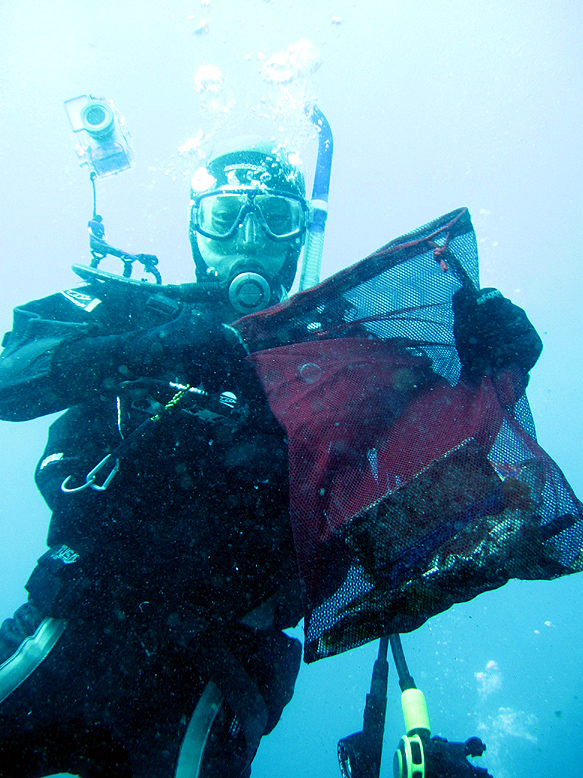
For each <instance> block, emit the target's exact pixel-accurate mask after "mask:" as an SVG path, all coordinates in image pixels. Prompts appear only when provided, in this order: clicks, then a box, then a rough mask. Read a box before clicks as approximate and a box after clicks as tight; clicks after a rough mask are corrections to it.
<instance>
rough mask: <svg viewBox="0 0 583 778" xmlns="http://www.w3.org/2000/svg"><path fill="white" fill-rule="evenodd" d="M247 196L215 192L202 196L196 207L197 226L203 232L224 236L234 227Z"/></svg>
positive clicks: (214, 235)
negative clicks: (214, 193)
mask: <svg viewBox="0 0 583 778" xmlns="http://www.w3.org/2000/svg"><path fill="white" fill-rule="evenodd" d="M246 201H247V198H246V197H244V196H243V195H239V194H216V195H209V196H208V197H203V198H202V199H201V200H200V203H199V207H198V219H197V226H198V227H200V228H202V230H203V231H204V233H206V234H208V235H211V236H213V237H217V238H224V237H225V236H227V235H229V234H230V233H231V232H232V230H233V229H234V228H235V227H236V225H237V223H238V221H239V216H240V214H241V211H242V209H243V207H244V206H245V203H246Z"/></svg>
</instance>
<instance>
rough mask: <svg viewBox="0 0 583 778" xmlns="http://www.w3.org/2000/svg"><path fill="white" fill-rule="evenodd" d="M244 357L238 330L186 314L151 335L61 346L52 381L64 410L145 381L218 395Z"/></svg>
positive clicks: (53, 362) (191, 312)
mask: <svg viewBox="0 0 583 778" xmlns="http://www.w3.org/2000/svg"><path fill="white" fill-rule="evenodd" d="M246 356H247V349H246V348H245V345H244V344H243V341H242V340H241V338H240V336H239V334H238V332H237V331H236V330H234V329H233V328H231V327H229V326H228V325H226V324H221V322H219V321H218V320H216V319H213V318H211V317H210V316H208V315H207V314H204V313H200V312H198V311H194V310H192V309H186V310H183V311H182V313H181V314H180V315H179V316H178V317H177V318H176V319H172V320H171V321H169V322H166V323H165V324H162V325H160V326H158V327H153V328H152V329H149V330H137V331H134V332H130V333H120V334H117V335H102V336H98V337H94V338H77V339H71V340H65V341H63V342H62V343H61V344H60V345H59V346H58V348H57V349H56V350H55V352H54V354H53V356H52V359H51V365H50V372H49V378H50V383H51V387H52V391H53V393H54V395H55V397H58V398H59V401H60V405H61V407H67V406H70V405H76V404H77V403H79V402H83V401H85V400H87V399H90V398H91V397H95V398H97V397H99V396H101V394H102V393H104V392H105V393H106V394H110V393H111V392H112V391H113V392H116V391H118V388H119V385H120V383H121V382H123V381H127V380H133V379H136V378H142V377H145V378H169V377H170V376H172V377H175V378H179V379H181V380H183V381H187V382H188V383H190V384H194V385H198V384H199V383H200V382H201V381H203V383H204V385H205V389H207V391H211V392H214V391H218V390H219V389H221V388H222V387H223V386H224V385H227V384H228V383H232V381H233V378H234V377H236V376H237V375H238V374H239V372H241V371H242V365H243V364H244V359H245V357H246ZM242 372H245V371H244V370H243V371H242Z"/></svg>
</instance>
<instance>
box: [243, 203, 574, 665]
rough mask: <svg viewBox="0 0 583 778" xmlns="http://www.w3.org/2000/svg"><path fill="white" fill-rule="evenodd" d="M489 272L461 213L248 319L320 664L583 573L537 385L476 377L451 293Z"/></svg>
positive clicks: (311, 651)
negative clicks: (459, 607) (538, 435)
mask: <svg viewBox="0 0 583 778" xmlns="http://www.w3.org/2000/svg"><path fill="white" fill-rule="evenodd" d="M477 280H478V279H477V252H476V248H475V238H474V234H473V229H472V227H471V222H470V219H469V215H468V214H467V211H465V210H461V211H457V212H454V213H453V214H448V215H447V216H445V217H442V218H441V219H439V220H437V221H436V222H433V223H432V224H430V225H427V226H426V227H423V228H421V229H420V230H418V231H416V232H415V233H412V234H411V235H408V236H405V237H404V238H401V239H399V240H397V241H393V242H392V243H390V244H388V246H386V247H384V248H383V249H381V250H379V251H378V252H376V253H375V254H373V255H372V256H371V257H369V258H368V259H366V260H363V261H362V262H361V263H359V264H357V265H355V266H353V267H352V268H349V269H348V270H345V271H342V272H341V273H339V274H337V275H336V276H334V277H333V278H331V279H329V280H328V281H326V282H324V283H322V284H320V285H319V286H318V287H316V288H315V289H312V290H308V291H307V292H304V293H301V294H300V295H297V296H296V297H295V298H292V300H291V301H290V302H289V303H288V304H286V305H283V306H280V307H278V308H276V309H271V310H269V311H267V312H265V313H263V312H262V313H258V314H254V315H253V316H249V317H246V318H245V319H242V320H241V321H240V322H238V324H237V326H238V328H239V330H240V331H241V332H242V334H243V335H244V337H245V338H246V340H247V342H248V343H249V344H250V346H251V348H252V349H253V350H255V353H253V354H252V356H251V357H250V359H252V360H253V362H254V364H255V367H256V369H257V372H258V375H259V376H260V378H261V381H262V383H263V386H264V388H265V391H266V394H267V397H268V400H269V403H270V406H271V408H272V410H273V412H274V414H275V416H276V417H277V418H278V420H279V421H280V423H281V424H282V425H283V426H284V428H285V429H286V431H287V435H288V441H289V465H290V503H291V520H292V526H293V530H294V538H295V543H296V551H297V555H298V563H299V567H300V572H301V575H302V578H303V580H304V583H305V586H306V600H307V617H306V648H305V656H306V660H307V661H313V660H314V659H318V658H321V657H324V656H328V655H331V654H335V653H339V652H341V651H344V650H347V649H349V648H353V647H354V646H357V645H359V644H361V643H364V642H366V641H368V640H372V639H374V638H377V637H380V636H382V635H385V634H388V633H391V632H401V631H408V630H412V629H415V628H417V627H418V626H420V625H421V624H422V623H423V622H424V621H425V620H426V619H427V618H429V617H430V616H431V615H433V614H435V613H438V612H440V611H442V610H445V609H446V608H448V607H450V606H451V605H452V604H453V603H454V602H460V601H463V600H468V599H471V598H472V597H474V596H476V595H477V594H479V593H480V592H482V591H485V590H487V589H492V588H495V587H497V586H501V585H502V584H503V583H505V582H506V581H507V580H508V579H509V578H512V577H517V578H553V577H556V576H558V575H563V574H565V573H569V572H575V571H577V570H580V569H581V568H582V567H583V564H582V558H583V555H582V553H581V549H582V545H583V513H582V511H581V504H580V503H579V501H578V500H577V499H576V497H575V496H574V495H573V493H572V491H571V489H570V487H569V485H568V484H567V482H566V481H565V479H564V477H563V475H562V473H561V472H560V470H559V469H558V468H557V466H556V465H555V464H554V462H553V461H552V460H551V459H550V458H549V457H548V456H547V455H546V454H545V453H544V451H542V449H540V447H539V446H538V445H537V444H536V442H535V439H534V428H533V426H532V420H531V418H530V414H529V409H528V403H527V401H526V398H525V397H522V398H521V399H520V400H519V402H518V403H516V404H515V405H512V403H513V402H514V401H515V400H516V396H517V395H516V391H517V389H516V387H517V386H519V383H520V382H519V381H516V380H515V379H516V377H515V376H513V375H512V374H511V373H507V374H504V375H500V374H499V375H498V376H496V377H495V378H494V380H493V381H492V380H491V379H490V378H489V377H486V376H484V378H483V379H482V381H481V382H479V383H475V384H473V385H467V384H465V383H463V382H460V381H459V374H460V365H459V360H458V358H457V353H456V351H455V347H454V342H453V333H452V324H453V317H452V313H451V296H452V294H453V293H454V292H455V291H456V290H457V289H458V288H459V287H460V285H462V284H468V283H474V284H477ZM503 405H504V407H503ZM518 420H520V423H519V421H518ZM527 430H528V431H527ZM529 433H531V434H529Z"/></svg>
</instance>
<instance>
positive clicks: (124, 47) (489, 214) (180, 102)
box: [0, 0, 583, 778]
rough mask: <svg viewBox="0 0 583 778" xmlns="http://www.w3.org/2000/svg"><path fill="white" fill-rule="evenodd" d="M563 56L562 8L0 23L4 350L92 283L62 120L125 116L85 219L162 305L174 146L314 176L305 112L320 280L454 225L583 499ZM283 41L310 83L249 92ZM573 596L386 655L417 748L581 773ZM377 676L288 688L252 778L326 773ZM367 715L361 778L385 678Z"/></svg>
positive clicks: (182, 245) (266, 6)
mask: <svg viewBox="0 0 583 778" xmlns="http://www.w3.org/2000/svg"><path fill="white" fill-rule="evenodd" d="M582 37H583V36H582V10H581V5H580V4H579V3H573V2H571V0H537V2H534V3H533V2H532V0H530V1H528V2H527V0H516V1H515V2H512V3H509V2H502V0H447V1H446V0H425V1H421V2H418V1H417V0H408V2H397V0H383V1H382V2H381V1H380V0H376V1H375V2H372V1H371V0H360V2H351V1H350V0H326V1H325V2H324V0H271V1H269V0H210V3H209V4H206V3H203V2H200V0H196V1H194V0H193V1H192V2H186V1H185V0H168V2H155V1H154V0H124V2H123V3H120V2H118V0H115V1H114V0H101V1H100V2H99V3H81V2H77V1H75V0H61V1H60V2H59V1H58V0H2V3H1V5H0V176H1V186H0V250H1V254H0V273H1V283H0V330H1V331H2V332H3V331H5V330H7V329H9V328H10V322H11V310H12V308H13V307H14V306H15V305H17V304H18V303H21V302H25V301H28V300H30V299H34V298H38V297H43V296H45V295H47V294H49V293H51V292H53V291H57V290H60V289H64V288H67V287H68V286H72V285H73V284H74V283H75V282H76V277H75V276H73V275H72V273H71V271H70V269H69V267H70V265H71V264H72V263H73V262H84V263H87V262H88V259H89V252H88V243H87V233H86V230H85V225H86V222H87V219H88V218H89V216H90V215H91V206H92V203H91V190H90V185H89V182H88V176H87V172H86V171H84V170H81V169H80V168H79V166H78V163H77V160H76V157H75V152H74V143H73V140H72V133H71V132H70V129H69V126H68V122H67V118H66V115H65V112H64V109H63V105H62V104H63V101H64V100H66V99H68V98H71V97H75V96H77V95H79V94H84V93H88V92H91V93H92V94H95V95H98V96H99V95H104V96H106V97H108V98H110V99H113V100H114V101H115V103H116V105H117V106H118V107H119V108H120V109H121V111H122V112H123V113H124V115H125V118H126V121H127V124H128V127H129V129H130V131H131V133H132V143H133V147H134V149H135V152H136V167H135V169H134V170H132V171H130V172H126V173H123V174H122V175H119V176H116V177H114V178H111V179H108V180H106V181H103V182H101V183H100V184H99V187H98V197H99V200H98V206H99V211H100V212H101V213H102V214H103V216H104V218H105V223H106V226H107V232H108V236H109V239H110V241H111V242H112V243H113V244H114V245H119V246H121V247H123V248H124V249H126V250H128V251H134V252H149V253H155V254H157V255H158V256H159V257H160V263H161V265H160V266H161V270H162V272H163V275H164V278H165V280H166V281H169V282H170V281H171V282H180V281H186V280H191V278H192V265H191V260H190V251H189V246H188V239H187V214H188V182H189V178H190V175H191V174H192V172H193V170H194V169H195V168H196V166H197V157H196V153H195V152H190V153H187V152H183V153H180V152H179V151H178V149H179V147H181V146H182V145H183V144H184V143H185V141H186V140H187V139H188V138H197V137H198V138H202V139H203V140H204V139H206V138H207V137H208V135H209V134H210V133H211V132H212V131H214V132H215V136H214V137H215V138H220V137H221V136H223V135H224V136H226V135H230V134H244V133H245V132H248V131H249V130H250V131H253V132H257V131H259V132H266V133H268V134H272V132H273V133H274V134H275V135H276V136H277V137H278V138H280V139H282V140H284V139H286V138H294V139H295V141H296V143H297V150H298V152H299V154H300V157H301V159H302V161H303V163H304V164H305V166H306V169H307V171H308V173H309V174H311V171H312V170H313V164H314V150H315V138H314V133H313V131H312V129H311V127H310V126H309V124H307V123H306V121H305V119H304V118H303V116H302V112H301V107H300V106H301V102H302V101H303V100H304V99H305V98H308V99H313V98H317V100H318V103H319V105H320V106H321V108H322V109H323V110H324V112H325V113H326V115H327V117H328V119H329V120H330V123H331V125H332V128H333V130H334V138H335V155H334V169H333V175H332V188H331V194H330V216H329V220H328V229H327V235H326V247H325V255H324V263H323V273H324V275H329V274H331V273H333V272H335V271H336V270H338V269H340V268H343V267H345V266H347V265H348V264H351V263H352V262H354V261H356V260H358V259H360V258H361V257H363V256H365V255H366V254H367V253H369V252H370V251H372V250H374V249H375V248H377V247H378V246H380V245H382V244H384V243H385V242H387V241H388V240H390V239H392V238H394V237H397V236H398V235H400V234H402V233H404V232H407V231H409V230H410V229H412V228H414V227H416V226H418V225H421V224H423V223H425V222H427V221H430V220H431V219H433V218H435V217H436V216H438V215H440V214H443V213H445V212H447V211H449V210H451V209H453V208H455V207H458V206H462V205H465V206H468V207H469V208H470V211H471V213H472V216H473V220H474V224H475V227H476V232H477V236H478V241H479V248H480V256H481V278H482V285H483V286H489V285H493V286H497V287H498V288H500V289H501V290H502V291H503V293H504V294H506V295H508V296H509V297H511V298H512V299H513V300H514V302H516V303H517V304H519V305H521V306H523V307H524V308H525V309H526V310H527V312H528V314H529V316H530V318H531V320H532V322H533V323H534V324H535V326H536V327H537V329H538V331H539V332H540V334H541V336H542V338H543V340H544V344H545V349H544V353H543V356H542V357H541V359H540V362H539V364H538V365H537V366H536V368H535V369H534V370H533V373H532V380H531V384H530V388H529V397H530V401H531V405H532V408H533V412H534V416H535V420H536V422H537V429H538V434H539V440H540V442H541V443H542V445H543V446H544V447H545V448H546V450H547V451H548V452H549V453H550V454H551V455H552V456H553V457H554V458H555V459H556V461H557V462H558V463H559V465H560V466H561V467H562V468H563V470H564V472H565V473H566V475H567V477H568V478H569V480H570V482H571V484H572V485H573V487H574V488H575V490H576V491H577V492H578V494H579V496H583V470H582V453H581V440H582V439H583V434H582V427H583V419H582V410H581V400H580V394H581V388H580V387H581V382H582V379H583V370H582V365H583V360H582V356H583V354H582V351H583V347H582V335H581V333H582V325H583V314H582V312H583V304H582V301H583V273H582V259H581V257H582V253H583V234H582V233H583V208H582V205H583V197H582V185H581V181H582V174H583V164H582V148H581V126H582V124H583V121H582V120H583V116H582V110H581V87H582V83H581V82H582V78H581V45H582ZM302 39H304V40H307V41H309V42H310V44H312V46H314V47H316V48H317V49H318V52H319V54H315V53H314V49H310V48H308V49H305V48H304V49H303V50H304V51H308V52H311V54H310V56H312V55H313V57H315V58H316V59H317V56H319V58H320V60H321V63H322V64H321V67H319V69H317V70H316V69H315V61H316V60H315V59H314V60H313V61H312V60H310V57H308V58H307V61H306V62H304V68H303V71H302V68H301V67H300V68H299V71H298V72H297V73H296V75H295V80H293V81H292V83H291V84H289V85H284V86H280V85H277V84H274V83H273V81H271V82H269V81H265V80H263V79H262V72H261V68H262V65H263V63H264V62H265V61H266V60H268V59H269V57H270V56H271V55H272V54H274V53H277V52H286V51H287V48H288V46H292V45H294V44H297V42H298V41H300V40H302ZM288 54H289V52H288ZM310 62H311V63H312V68H310V67H309V66H310ZM203 64H207V65H214V66H216V67H217V68H219V70H220V71H221V74H222V82H221V83H220V84H219V86H220V89H219V91H218V94H217V95H216V100H217V101H216V102H215V103H214V104H213V103H212V99H211V98H212V97H213V95H212V94H209V93H208V91H207V92H204V90H203V92H197V91H196V90H195V88H194V76H195V73H196V72H197V71H199V68H200V67H201V65H203ZM300 64H301V63H300ZM263 72H264V73H265V71H263ZM199 131H200V132H199ZM80 369H83V366H82V365H80ZM50 421H51V419H50V418H48V419H47V418H45V419H39V420H35V421H31V422H27V423H23V424H17V425H16V424H9V423H1V424H0V463H1V467H0V577H1V582H2V586H1V589H0V616H1V617H4V616H7V615H9V614H10V613H11V612H12V611H13V610H14V609H15V608H16V607H17V606H18V605H19V604H20V603H21V602H22V601H23V600H24V596H25V595H24V590H23V584H24V582H25V581H26V579H27V577H28V575H29V573H30V571H31V569H32V567H33V565H34V562H35V560H36V558H37V557H38V556H39V555H40V554H41V553H42V552H43V549H44V539H45V535H46V529H47V524H48V518H49V516H48V511H47V509H46V507H45V506H44V504H43V502H42V500H41V498H40V497H39V495H38V494H37V492H36V491H35V487H34V484H33V480H32V473H33V469H34V466H35V464H36V461H37V459H38V457H39V456H40V453H41V451H42V449H43V446H44V441H45V436H46V430H47V426H48V424H49V423H50ZM582 583H583V581H582V579H581V578H580V577H579V576H574V577H571V578H570V579H565V580H561V581H556V582H551V583H533V582H514V583H511V584H509V585H507V586H505V587H504V588H503V589H501V590H499V591H497V592H493V593H490V594H487V595H482V596H480V597H479V598H478V599H477V600H475V601H474V602H471V603H468V604H464V605H461V606H457V607H455V608H453V609H451V610H450V611H449V612H447V613H445V614H443V615H441V616H439V617H437V618H435V619H433V620H432V621H431V622H430V623H429V624H428V625H426V626H425V627H424V628H422V629H421V630H419V631H418V632H416V633H414V634H413V635H410V636H406V637H405V638H404V643H405V648H406V651H407V655H408V659H409V663H410V666H411V670H412V673H413V675H414V677H415V679H416V681H417V683H418V685H419V686H421V687H422V688H423V689H424V691H425V692H426V695H427V699H428V704H429V712H430V717H431V721H432V727H433V731H434V733H436V734H437V733H439V734H442V735H445V736H446V737H449V738H451V739H465V738H466V737H468V736H470V735H473V734H478V735H480V736H481V737H483V739H484V740H485V741H486V743H487V745H488V751H487V754H486V755H485V757H484V758H483V759H482V760H480V763H481V764H484V765H486V766H488V768H489V769H490V770H491V771H492V772H493V773H494V775H495V776H496V778H536V777H537V776H541V777H544V778H548V777H549V776H550V777H553V776H559V775H579V774H581V769H582V768H581V764H582V763H583V744H582V742H581V738H580V722H581V720H582V719H583V683H582V678H583V651H582V649H581V634H582V629H583V615H582V612H581V587H582ZM375 652H376V646H374V645H371V646H366V647H364V648H362V649H359V650H357V651H354V652H350V653H348V654H346V655H344V656H341V657H337V658H334V659H330V660H324V661H322V662H319V663H316V664H315V665H312V666H304V667H303V668H302V673H301V675H300V679H299V681H298V685H297V691H296V695H295V697H294V700H293V702H292V703H291V704H290V705H289V706H288V708H287V709H286V711H285V712H284V715H283V718H282V721H281V723H280V725H279V726H278V728H277V729H276V730H275V732H274V733H273V734H272V735H270V736H269V737H268V738H267V739H265V740H264V742H263V744H262V746H261V749H260V752H259V755H258V757H257V759H256V762H255V765H254V768H253V775H254V777H255V778H292V776H297V775H302V776H305V778H333V777H335V776H337V775H338V768H337V765H336V761H335V759H336V757H335V749H336V741H337V740H338V738H339V737H341V736H343V735H346V734H348V733H350V732H353V731H355V730H358V729H360V727H361V724H362V706H363V702H364V697H365V694H366V692H367V690H368V684H369V678H370V670H371V665H372V661H373V658H374V656H375ZM389 691H390V698H389V705H388V715H387V731H386V738H385V760H384V763H383V767H382V771H381V775H382V776H383V778H386V777H387V776H389V775H391V753H392V750H393V749H394V746H395V745H396V743H397V741H398V739H399V737H400V735H401V734H402V720H401V715H400V711H399V702H398V687H397V684H396V680H395V674H394V673H393V674H392V676H391V679H390V690H389Z"/></svg>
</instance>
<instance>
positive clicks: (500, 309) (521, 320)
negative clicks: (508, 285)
mask: <svg viewBox="0 0 583 778" xmlns="http://www.w3.org/2000/svg"><path fill="white" fill-rule="evenodd" d="M452 309H453V313H454V327H453V334H454V338H455V345H456V348H457V351H458V354H459V358H460V361H461V363H462V365H463V367H464V368H465V369H466V370H468V371H469V372H470V373H471V374H473V375H483V374H484V373H495V372H497V371H500V370H504V369H505V368H508V367H510V366H518V367H519V368H520V369H521V370H522V371H523V372H524V373H525V374H526V373H528V371H529V370H531V368H532V367H533V366H534V364H535V363H536V361H537V359H538V358H539V356H540V353H541V351H542V341H541V339H540V337H539V336H538V334H537V332H536V330H535V328H534V327H533V326H532V324H531V323H530V321H529V320H528V317H527V315H526V313H525V312H524V311H523V310H522V308H519V307H518V306H517V305H514V303H512V302H511V301H510V300H508V299H507V298H506V297H504V296H503V295H502V293H501V292H499V291H498V290H497V289H492V288H486V289H477V290H470V289H465V288H462V289H458V291H457V292H456V293H455V294H454V296H453V298H452Z"/></svg>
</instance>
